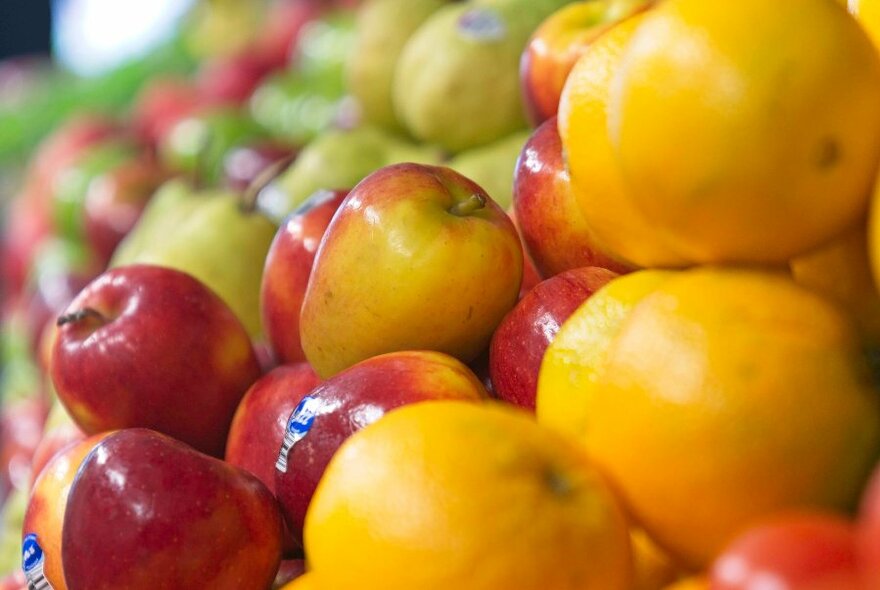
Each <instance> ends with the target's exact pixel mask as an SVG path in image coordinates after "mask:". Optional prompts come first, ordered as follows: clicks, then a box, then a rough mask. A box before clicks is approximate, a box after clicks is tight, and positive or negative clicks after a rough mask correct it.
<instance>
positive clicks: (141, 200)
mask: <svg viewBox="0 0 880 590" xmlns="http://www.w3.org/2000/svg"><path fill="white" fill-rule="evenodd" d="M165 180H167V174H166V173H165V171H164V170H162V168H160V167H159V163H158V162H157V161H156V160H155V158H154V157H152V155H151V154H148V153H137V154H134V155H133V156H132V157H130V158H128V159H127V160H125V161H123V162H121V163H119V164H118V165H116V166H114V167H113V168H110V169H108V170H106V171H104V172H103V173H99V174H97V175H96V176H94V177H93V178H92V179H91V180H90V182H89V184H88V186H87V188H86V190H85V195H84V199H83V215H84V219H83V224H84V234H85V239H86V242H87V243H88V244H89V246H90V248H91V250H92V252H94V254H95V256H96V257H97V259H98V260H99V261H100V263H101V265H102V267H104V266H106V265H107V263H108V262H110V258H111V257H112V256H113V252H114V251H115V250H116V246H118V245H119V242H121V241H122V239H123V238H124V237H125V236H126V235H127V234H128V232H130V231H131V230H132V228H133V227H134V226H135V224H136V223H137V220H138V219H139V218H140V216H141V213H142V212H143V210H144V207H146V205H147V202H148V201H149V200H150V197H152V196H153V193H155V192H156V190H157V189H158V188H159V186H160V185H161V184H162V183H163V182H165Z"/></svg>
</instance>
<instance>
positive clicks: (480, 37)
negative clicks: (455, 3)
mask: <svg viewBox="0 0 880 590" xmlns="http://www.w3.org/2000/svg"><path fill="white" fill-rule="evenodd" d="M458 32H459V33H460V34H461V35H462V36H464V37H466V38H468V39H471V40H473V41H501V40H502V39H504V37H505V36H506V35H507V25H506V24H505V22H504V19H503V18H502V17H501V15H500V14H499V13H498V11H497V10H494V9H492V8H473V9H471V10H468V11H467V12H465V13H464V14H462V15H461V17H459V19H458Z"/></svg>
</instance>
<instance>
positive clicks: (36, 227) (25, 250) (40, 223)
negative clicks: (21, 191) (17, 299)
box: [0, 195, 52, 296]
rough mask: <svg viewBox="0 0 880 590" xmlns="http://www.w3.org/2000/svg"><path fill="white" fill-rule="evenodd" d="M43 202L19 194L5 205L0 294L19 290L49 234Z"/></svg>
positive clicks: (14, 292) (0, 245)
mask: <svg viewBox="0 0 880 590" xmlns="http://www.w3.org/2000/svg"><path fill="white" fill-rule="evenodd" d="M46 209H47V207H46V204H45V203H42V202H40V201H39V200H37V199H36V198H35V197H27V196H25V195H19V196H17V197H15V198H14V199H13V200H12V201H11V202H10V203H9V205H8V207H6V208H5V214H6V219H5V220H4V221H5V222H4V223H3V227H2V231H0V256H2V258H0V272H2V275H0V279H2V280H0V296H12V295H16V294H18V293H19V292H21V290H22V288H23V287H24V285H25V283H26V282H27V278H28V275H29V274H30V269H31V265H32V264H33V261H34V258H35V257H36V256H37V253H38V252H39V250H40V246H41V245H42V244H43V242H45V241H46V240H47V239H48V238H49V236H50V235H51V234H52V222H51V220H50V216H49V214H48V213H47V211H46Z"/></svg>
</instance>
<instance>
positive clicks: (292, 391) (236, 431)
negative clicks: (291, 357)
mask: <svg viewBox="0 0 880 590" xmlns="http://www.w3.org/2000/svg"><path fill="white" fill-rule="evenodd" d="M320 382H321V379H320V378H319V377H318V376H317V375H316V374H315V371H314V370H312V368H311V367H310V366H309V365H308V364H307V363H299V364H296V365H283V366H280V367H278V368H277V369H275V370H273V371H272V372H270V373H268V374H267V375H264V376H263V377H262V378H261V379H260V380H259V381H257V382H256V383H254V384H253V385H252V386H251V388H250V389H249V390H248V392H247V393H246V394H245V396H244V398H243V399H242V400H241V404H239V406H238V410H237V411H236V412H235V418H234V419H233V420H232V427H231V428H230V429H229V440H228V442H227V443H226V461H227V462H229V463H231V464H232V465H235V466H237V467H241V468H242V469H244V470H246V471H249V472H250V473H252V474H254V475H256V476H257V477H258V478H260V481H262V482H263V483H264V484H266V487H267V488H269V490H270V491H272V493H275V460H276V459H277V458H278V449H280V448H281V443H282V442H283V441H284V429H285V427H286V426H287V419H288V417H289V416H290V414H291V412H293V410H294V408H296V406H297V404H299V402H300V401H301V400H302V398H303V397H305V395H306V394H307V393H309V392H310V391H311V390H312V389H314V388H315V387H317V385H318V384H319V383H320Z"/></svg>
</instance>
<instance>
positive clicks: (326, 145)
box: [259, 126, 443, 224]
mask: <svg viewBox="0 0 880 590" xmlns="http://www.w3.org/2000/svg"><path fill="white" fill-rule="evenodd" d="M442 157H443V156H442V154H441V153H440V151H439V150H437V149H435V148H432V147H426V146H419V145H415V144H413V143H411V142H409V141H406V140H404V139H401V138H399V137H397V136H395V135H392V134H390V133H388V132H386V131H383V130H381V129H379V128H376V127H370V126H365V127H360V128H358V129H354V130H350V131H342V130H334V131H329V132H327V133H324V134H322V135H321V136H320V137H318V138H317V139H316V140H315V141H313V142H312V143H310V144H309V145H308V146H306V148H305V149H303V151H302V152H301V153H300V155H299V157H298V158H297V159H296V161H295V162H294V163H293V165H292V166H291V167H290V168H288V169H287V171H285V172H284V173H283V174H282V175H281V176H279V177H278V178H277V179H276V180H275V181H274V182H272V183H271V184H270V185H269V186H268V187H266V189H264V190H263V191H262V192H261V193H260V197H259V208H260V210H261V211H263V212H265V213H266V214H267V215H269V217H270V218H271V219H272V220H273V221H275V222H276V223H278V224H280V223H281V222H282V221H283V220H284V218H285V217H287V215H289V214H290V213H291V212H292V211H294V210H295V209H296V208H297V207H299V205H300V204H302V203H303V201H305V200H306V199H307V198H308V197H309V196H311V195H312V194H314V193H315V192H316V191H318V190H322V189H328V190H336V189H350V188H352V187H354V185H356V184H357V183H358V182H360V181H361V180H362V179H363V178H364V177H365V176H367V175H368V174H370V173H371V172H373V171H375V170H377V169H379V168H381V167H383V166H388V165H390V164H397V163H399V162H416V163H422V164H437V163H440V161H441V160H442Z"/></svg>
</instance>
